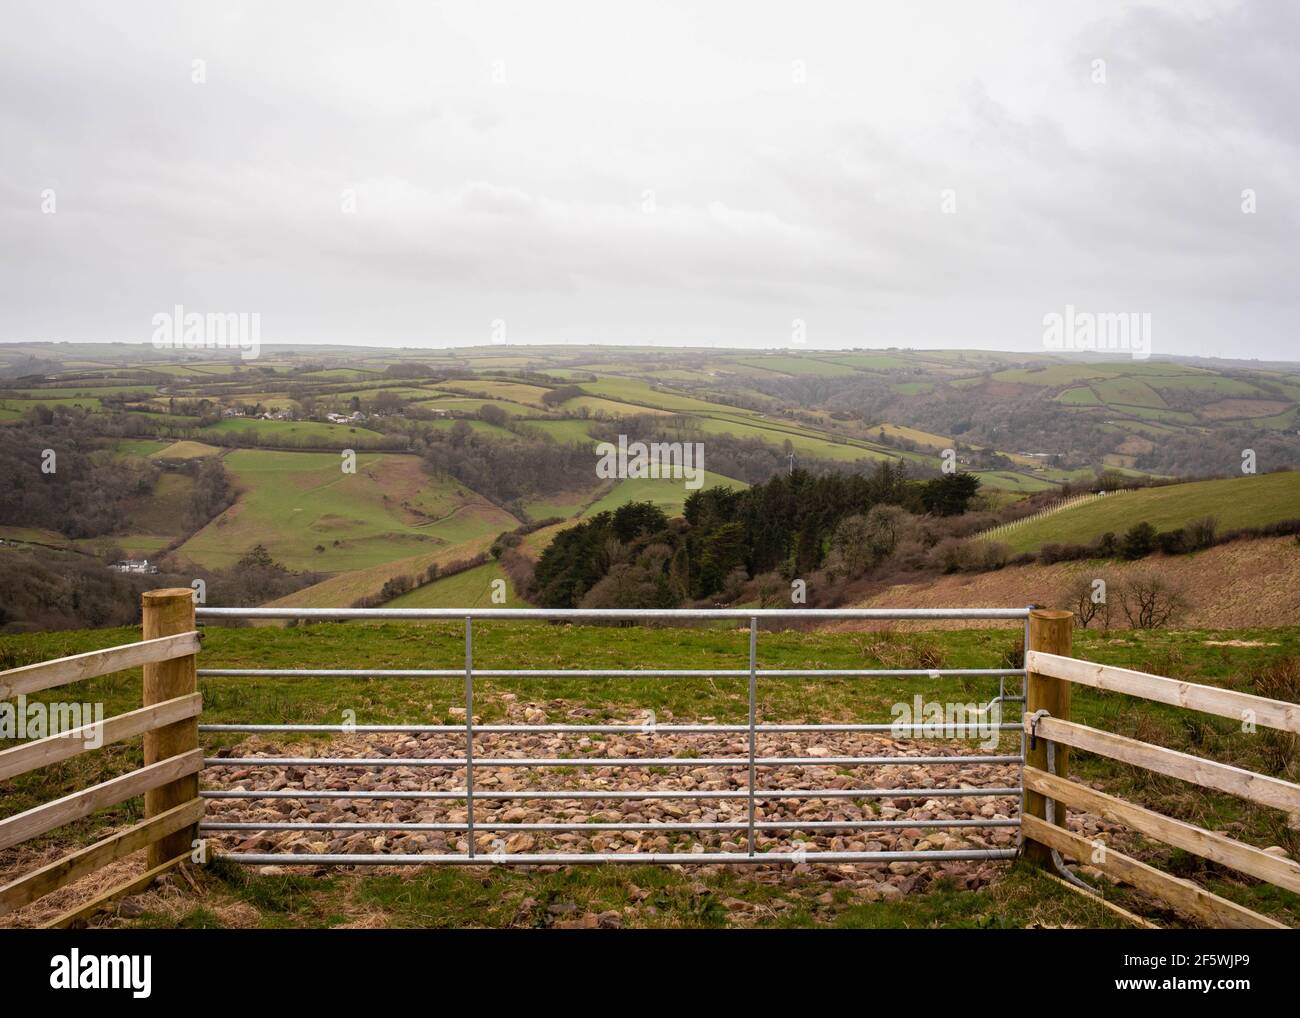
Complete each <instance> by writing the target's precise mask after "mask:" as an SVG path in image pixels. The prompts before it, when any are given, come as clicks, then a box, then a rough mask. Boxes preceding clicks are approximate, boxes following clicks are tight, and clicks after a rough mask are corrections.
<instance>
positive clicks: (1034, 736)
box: [1029, 710, 1052, 749]
mask: <svg viewBox="0 0 1300 1018" xmlns="http://www.w3.org/2000/svg"><path fill="white" fill-rule="evenodd" d="M1051 716H1052V712H1051V711H1049V710H1036V711H1034V713H1032V714H1031V715H1029V748H1030V749H1037V748H1038V722H1039V721H1040V720H1041V719H1042V718H1045V717H1051Z"/></svg>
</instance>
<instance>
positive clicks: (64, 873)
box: [0, 588, 203, 926]
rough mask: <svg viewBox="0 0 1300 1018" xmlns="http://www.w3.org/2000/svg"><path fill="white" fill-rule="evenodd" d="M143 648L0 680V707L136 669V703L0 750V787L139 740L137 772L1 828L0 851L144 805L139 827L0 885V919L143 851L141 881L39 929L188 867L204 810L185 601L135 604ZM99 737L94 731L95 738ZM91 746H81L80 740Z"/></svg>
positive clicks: (195, 645)
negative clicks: (136, 801) (113, 809)
mask: <svg viewBox="0 0 1300 1018" xmlns="http://www.w3.org/2000/svg"><path fill="white" fill-rule="evenodd" d="M143 636H144V639H143V640H141V641H140V642H138V643H128V644H125V645H123V646H121V647H109V648H107V649H105V650H95V651H90V652H89V653H86V654H77V655H75V656H73V657H65V658H60V659H58V660H57V661H46V662H43V663H40V664H33V665H27V666H26V667H23V668H13V669H10V670H9V671H5V672H0V699H7V698H10V697H15V696H20V695H25V694H27V693H35V692H40V691H42V690H48V689H54V688H57V687H59V686H64V685H68V684H70V683H73V682H80V681H82V680H83V679H91V678H95V677H97V676H100V675H108V674H109V673H111V672H118V671H122V670H123V669H126V668H135V667H138V666H143V667H144V692H143V704H142V706H141V707H140V709H139V710H133V711H128V712H127V713H125V714H119V715H117V716H116V717H112V718H107V719H105V720H103V721H100V722H91V723H90V724H85V725H82V726H81V727H80V728H76V729H73V730H71V731H67V732H60V733H57V734H50V735H47V736H46V737H44V738H40V739H35V740H33V741H31V742H26V743H23V744H22V745H19V746H14V747H12V748H10V749H6V750H3V751H0V781H3V780H7V779H9V778H13V777H16V776H18V775H20V774H25V773H27V772H29V771H33V770H36V769H37V768H40V767H46V766H49V765H50V764H55V763H59V762H60V761H63V760H68V759H71V758H72V757H75V756H78V755H80V754H82V753H89V752H94V751H95V750H97V749H99V748H102V747H103V746H108V745H111V744H113V743H118V742H122V741H123V740H125V739H129V738H132V737H133V736H137V735H143V736H144V766H142V767H139V768H137V769H136V770H133V771H131V772H129V773H127V774H123V775H120V776H118V777H115V778H111V779H109V780H107V781H102V782H100V783H99V784H97V785H92V786H91V787H90V788H86V789H83V790H81V791H78V792H73V793H72V794H70V795H66V796H64V797H63V798H61V799H56V800H54V801H52V802H47V803H44V804H42V805H40V806H34V807H33V808H31V809H29V810H26V811H25V812H22V813H18V814H16V815H14V816H11V817H6V818H5V819H3V820H0V849H5V848H10V847H12V846H14V845H17V844H20V843H22V842H24V841H28V840H30V839H32V838H36V837H39V836H41V835H43V834H46V833H48V832H50V831H52V830H55V829H56V828H59V827H62V826H64V825H65V824H69V823H72V822H73V821H76V820H80V819H82V818H84V817H87V816H90V815H91V814H92V813H95V812H96V811H98V810H101V809H105V808H106V807H109V806H114V805H117V804H119V803H122V802H125V801H126V800H128V799H132V798H134V797H136V796H139V795H143V796H144V805H145V819H144V820H143V821H141V822H140V823H137V824H135V825H133V826H131V827H129V828H127V829H126V830H123V831H118V832H117V833H115V834H111V835H109V836H108V837H105V838H103V839H101V840H99V841H96V842H95V843H94V844H92V845H88V846H86V847H85V848H81V849H78V850H76V851H74V852H71V853H69V854H68V855H65V856H63V857H62V858H60V859H57V860H55V861H54V862H51V863H48V864H46V865H44V866H41V867H40V868H38V869H35V870H33V871H31V872H29V873H26V874H24V875H22V876H20V877H18V878H17V879H15V880H11V881H9V882H8V883H7V884H5V885H3V886H0V914H3V913H6V912H11V911H13V910H14V909H16V908H21V907H22V906H24V905H27V904H29V903H31V902H33V901H36V900H37V899H38V898H41V897H44V896H45V895H47V894H49V893H50V892H52V891H56V890H58V889H59V888H60V887H63V886H65V885H67V884H69V883H72V882H73V881H74V880H79V879H80V878H82V877H85V876H87V875H88V874H90V873H94V872H96V871H97V870H100V869H102V868H103V867H104V866H107V865H108V864H109V863H112V862H115V861H117V860H119V859H122V858H124V857H126V856H128V855H130V854H132V853H133V852H137V851H139V850H140V849H142V848H143V849H146V853H147V854H146V860H145V872H144V873H142V874H140V875H139V876H137V877H133V878H132V879H130V880H127V881H125V882H123V883H121V884H118V885H117V886H115V887H112V888H110V889H108V890H107V891H104V892H103V893H102V894H99V895H97V896H96V897H95V898H94V900H93V901H90V902H87V903H86V904H84V905H81V906H79V907H77V908H76V909H73V910H71V911H69V912H66V913H64V914H63V915H60V916H59V917H58V918H56V919H55V920H53V922H51V923H49V924H48V925H51V926H66V925H68V924H70V923H72V922H73V921H75V920H77V919H79V918H83V917H85V916H88V915H91V914H93V913H94V912H96V911H98V910H99V909H100V908H102V907H103V906H104V905H106V904H107V903H108V902H110V901H112V900H113V899H114V898H117V897H119V896H121V895H124V894H131V893H134V892H135V891H138V890H140V889H142V888H144V887H146V886H148V885H149V884H150V883H151V882H152V881H153V880H154V878H155V877H157V876H159V875H160V874H162V873H165V872H166V871H167V870H169V869H170V868H171V867H173V866H175V865H176V864H177V863H179V862H182V861H184V860H186V859H188V858H189V856H190V852H191V851H192V845H193V842H194V839H196V838H197V837H198V823H199V819H200V817H201V816H202V813H203V801H202V800H201V799H200V798H199V794H198V774H199V771H200V769H201V768H202V766H203V755H202V753H201V752H200V751H199V748H198V717H199V713H200V711H201V710H202V708H203V700H202V697H201V696H200V695H199V693H198V691H197V685H196V681H197V680H196V677H195V654H196V653H197V651H198V649H199V635H198V633H197V632H196V631H195V626H194V603H193V592H192V591H190V590H189V589H188V588H181V589H176V590H155V591H150V592H148V593H146V594H145V595H144V632H143ZM96 728H98V731H96ZM92 737H93V738H94V741H95V742H96V745H95V746H94V747H93V748H90V747H88V746H87V745H86V742H87V739H88V738H92Z"/></svg>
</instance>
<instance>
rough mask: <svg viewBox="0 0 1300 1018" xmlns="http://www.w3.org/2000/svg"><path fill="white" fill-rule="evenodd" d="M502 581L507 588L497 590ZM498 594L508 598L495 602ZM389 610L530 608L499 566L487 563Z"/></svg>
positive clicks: (396, 600) (414, 592)
mask: <svg viewBox="0 0 1300 1018" xmlns="http://www.w3.org/2000/svg"><path fill="white" fill-rule="evenodd" d="M498 580H500V581H501V583H502V584H504V586H503V587H494V586H493V584H494V583H496V581H498ZM496 590H501V591H503V592H504V594H505V600H504V601H493V600H492V595H493V593H494V592H495V591H496ZM384 607H385V608H527V607H529V605H528V604H527V603H526V602H525V601H524V600H523V599H522V598H520V597H519V595H518V594H516V593H515V588H514V585H513V584H512V583H511V582H510V580H509V578H508V577H507V576H506V574H505V573H504V572H503V571H502V569H501V566H500V565H498V564H497V563H496V562H487V563H485V564H483V565H481V566H475V567H474V568H473V569H466V570H465V571H464V572H461V573H455V574H454V575H452V576H442V577H439V578H438V579H436V580H434V581H433V582H432V583H426V584H425V585H424V586H422V587H417V588H416V589H415V590H412V591H411V592H409V593H407V594H403V595H402V596H401V597H396V598H394V599H393V600H391V601H389V602H387V603H386V604H385V605H384Z"/></svg>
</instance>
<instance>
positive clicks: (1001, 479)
mask: <svg viewBox="0 0 1300 1018" xmlns="http://www.w3.org/2000/svg"><path fill="white" fill-rule="evenodd" d="M972 472H973V473H974V474H975V476H976V477H978V478H979V479H980V484H982V485H984V486H985V487H986V488H997V489H999V490H1000V491H1014V492H1022V493H1028V492H1034V491H1047V490H1048V489H1049V488H1055V487H1056V485H1055V484H1053V483H1052V482H1051V481H1047V480H1044V479H1043V478H1041V477H1030V476H1029V475H1028V474H1022V473H1018V472H1016V471H1014V470H975V471H972Z"/></svg>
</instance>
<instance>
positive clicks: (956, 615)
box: [196, 607, 1030, 866]
mask: <svg viewBox="0 0 1300 1018" xmlns="http://www.w3.org/2000/svg"><path fill="white" fill-rule="evenodd" d="M1029 611H1030V609H1029V608H957V609H947V608H914V609H838V608H835V609H812V608H807V609H752V610H746V609H636V610H630V609H629V610H622V609H541V608H484V609H467V610H465V609H450V608H449V609H423V608H208V607H198V608H197V609H196V616H197V617H198V618H199V619H213V620H217V619H284V620H300V621H308V622H313V621H343V620H349V619H369V620H376V619H406V620H412V619H420V620H441V621H457V620H459V621H463V622H464V624H465V666H464V668H463V669H461V668H401V669H373V668H343V669H337V668H335V669H331V668H200V669H199V670H198V674H199V676H200V677H201V678H217V677H250V678H254V677H295V676H298V677H337V678H340V679H350V678H411V679H421V678H457V677H460V676H463V677H464V682H465V724H464V725H365V724H347V725H344V724H339V725H328V724H282V725H276V724H205V725H200V726H199V731H200V732H210V733H215V732H229V733H236V732H243V733H274V732H284V733H292V732H298V733H301V732H318V733H329V732H337V733H348V734H359V735H365V734H366V733H381V732H382V733H407V734H412V735H416V734H421V733H442V734H458V733H461V732H463V733H464V739H465V742H464V745H465V750H464V756H463V757H461V756H456V757H447V758H426V757H414V758H405V759H404V758H394V757H379V758H373V759H371V758H364V757H360V758H358V757H341V758H321V757H245V758H236V757H215V758H208V759H206V760H205V761H204V764H205V768H214V767H231V766H246V767H268V766H284V767H324V768H358V767H363V768H390V767H439V768H454V769H457V770H462V771H464V775H465V784H464V788H463V789H451V790H428V791H401V790H390V791H383V790H375V789H361V790H337V789H333V790H331V789H308V788H292V789H288V788H280V789H274V790H272V789H234V790H207V791H203V792H201V793H200V794H201V795H202V796H203V797H205V798H208V799H250V800H264V799H297V800H329V799H353V800H382V799H425V800H428V799H433V800H457V801H459V800H463V801H464V802H465V805H466V819H465V822H464V823H446V824H441V823H440V824H423V823H396V822H393V823H390V822H378V823H364V822H315V823H311V822H299V821H288V822H265V823H263V822H240V823H235V822H231V823H223V822H216V821H214V822H209V823H205V824H203V825H202V827H201V830H202V831H204V832H208V833H214V832H221V831H268V830H277V831H285V830H319V831H396V830H421V831H430V830H436V831H445V832H451V833H463V834H465V835H466V839H465V840H466V851H464V852H456V853H419V854H410V853H405V854H399V853H382V852H375V853H355V852H354V853H288V852H276V853H238V852H236V853H223V854H222V858H224V859H228V860H231V861H233V862H239V863H244V864H248V865H272V864H275V865H285V864H300V865H346V866H355V865H385V866H392V865H430V864H462V865H464V864H473V865H499V864H503V865H572V864H575V863H676V864H683V863H697V864H698V863H709V864H718V863H751V864H752V863H755V862H758V863H786V864H790V863H797V862H805V861H814V862H829V863H869V862H870V863H890V862H904V861H908V862H919V861H930V862H943V861H954V860H989V859H1007V858H1011V857H1013V856H1014V855H1015V854H1016V852H1017V849H1016V848H1001V849H999V848H985V849H961V850H932V851H926V850H916V851H821V850H817V851H802V850H801V851H799V852H759V851H757V847H756V841H755V832H756V831H759V830H800V831H802V830H872V829H888V828H922V829H926V828H933V829H951V828H972V827H973V828H995V827H1016V828H1019V826H1020V821H1019V817H1018V816H1017V817H1016V818H1014V819H969V820H956V819H952V820H946V819H939V820H916V819H907V818H897V819H885V820H829V821H804V820H786V821H774V820H768V819H761V820H759V819H756V817H755V807H756V803H758V802H770V801H777V800H808V799H838V800H846V799H880V800H886V799H902V798H911V797H915V796H917V795H924V796H926V797H930V798H943V797H946V796H952V797H975V796H998V797H1016V798H1018V800H1019V803H1020V809H1021V811H1022V812H1023V809H1024V790H1023V767H1024V749H1025V740H1024V730H1023V725H1022V724H1021V723H1020V721H1019V720H1016V721H1014V722H1006V723H1002V722H999V723H998V724H997V725H996V728H997V730H998V731H1017V732H1019V733H1020V750H1019V752H1018V753H1017V754H1015V755H982V756H979V755H960V754H959V755H945V756H919V757H918V756H866V757H863V756H841V757H825V756H819V757H780V756H758V755H757V753H756V744H757V738H758V736H759V735H763V734H767V733H774V732H781V733H818V732H889V733H891V734H900V725H898V724H897V723H885V724H770V723H764V724H759V723H758V722H757V689H758V680H759V679H780V678H791V677H800V678H807V677H810V676H813V677H815V676H825V677H840V678H855V679H863V680H870V679H873V678H884V677H889V678H938V677H958V678H989V679H993V678H996V679H997V680H998V695H997V697H996V698H994V699H992V700H990V701H989V702H990V704H993V703H1024V700H1025V683H1026V671H1025V669H1024V668H922V669H889V668H884V669H880V668H876V669H870V668H861V669H843V668H836V669H804V668H801V669H777V668H759V667H758V628H759V623H760V622H762V621H765V620H769V619H770V620H778V621H780V620H785V621H798V622H812V621H821V622H844V621H851V620H872V621H946V620H977V621H1013V622H1021V623H1023V625H1024V627H1025V642H1024V646H1028V643H1029V640H1028V628H1029ZM475 620H494V621H495V620H533V621H565V622H611V621H612V622H618V621H632V622H655V623H689V622H708V621H718V620H732V621H741V622H748V624H749V660H748V666H747V667H745V668H735V669H716V668H705V669H654V668H646V669H527V668H525V669H502V668H477V669H476V668H475V667H474V622H475ZM476 677H478V678H492V679H530V678H571V679H590V678H663V679H680V678H701V679H703V678H747V679H748V698H749V718H748V723H747V724H745V725H727V724H679V725H672V724H664V725H655V726H654V727H653V729H648V728H647V727H646V726H644V725H598V724H578V725H568V724H535V725H534V724H523V725H520V724H513V725H488V724H479V725H476V724H474V679H475V678H476ZM1008 678H1019V680H1020V682H1019V689H1018V690H1013V691H1011V692H1008V691H1007V688H1006V680H1007V679H1008ZM1015 716H1016V717H1017V718H1019V713H1018V712H1017V714H1016V715H1015ZM901 728H902V730H903V731H904V732H907V731H908V730H910V734H913V735H919V736H920V737H923V738H929V737H930V736H928V735H926V734H925V731H926V725H925V724H924V723H922V722H916V723H913V724H910V725H903V726H901ZM650 731H653V732H654V733H656V734H658V733H666V734H670V733H677V734H731V735H737V734H743V735H746V736H747V737H748V752H747V754H746V755H744V756H738V757H715V758H700V757H614V758H611V757H536V758H529V757H515V758H503V757H480V756H476V755H475V737H476V736H482V735H488V734H500V733H516V734H525V733H532V734H543V733H552V734H566V735H595V734H601V735H605V734H620V735H636V734H646V733H647V732H650ZM965 764H1006V765H1015V767H1016V768H1017V771H1016V774H1017V778H1016V783H1015V784H1014V785H1008V786H1001V787H959V788H943V787H935V788H927V787H904V788H895V787H882V788H837V787H836V788H810V789H789V788H771V789H764V788H760V787H759V784H758V778H757V771H758V769H759V768H763V769H769V768H779V767H783V766H784V767H789V766H812V767H853V766H893V765H933V766H940V767H941V766H951V765H965ZM591 766H598V767H663V768H669V767H680V766H691V767H700V766H717V767H735V768H741V767H744V768H747V771H748V779H747V782H746V785H745V787H744V788H743V789H737V790H735V791H729V790H715V789H706V790H701V789H692V790H679V789H669V790H662V789H660V790H656V789H644V790H613V789H563V790H550V791H540V790H525V789H510V790H498V789H491V788H484V787H476V786H475V781H474V771H475V768H476V767H490V768H515V767H519V768H560V767H564V768H573V767H591ZM662 799H680V800H708V799H714V800H718V799H730V800H736V799H744V800H746V801H747V805H748V818H747V819H746V820H745V821H741V822H734V821H732V822H727V821H700V822H690V823H668V822H654V823H649V822H637V823H629V822H615V823H603V824H602V823H507V822H498V821H483V820H478V821H476V818H475V805H476V803H483V802H486V801H494V802H497V801H502V800H523V801H527V800H560V801H571V800H572V801H581V800H595V801H628V800H662ZM484 830H492V831H503V832H518V831H532V832H543V833H547V832H549V833H558V832H573V831H580V832H589V831H597V830H616V831H630V830H640V831H648V830H655V831H696V832H702V831H733V832H737V833H739V832H743V833H744V835H745V848H744V850H743V851H727V852H601V851H591V852H549V853H526V852H512V853H502V852H492V853H490V854H489V853H484V852H482V851H481V850H479V849H478V848H477V847H476V844H475V835H476V832H477V831H484Z"/></svg>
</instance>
